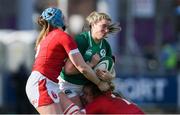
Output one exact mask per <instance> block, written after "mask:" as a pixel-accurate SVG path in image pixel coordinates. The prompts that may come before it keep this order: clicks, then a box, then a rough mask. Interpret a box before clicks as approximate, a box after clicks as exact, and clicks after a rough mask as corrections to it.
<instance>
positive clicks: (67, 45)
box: [61, 35, 78, 54]
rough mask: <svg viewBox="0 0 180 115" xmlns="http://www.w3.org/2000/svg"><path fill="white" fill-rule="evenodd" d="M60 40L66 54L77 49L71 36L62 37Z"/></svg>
mask: <svg viewBox="0 0 180 115" xmlns="http://www.w3.org/2000/svg"><path fill="white" fill-rule="evenodd" d="M61 40H62V41H61V44H62V46H63V47H64V49H65V51H66V52H67V54H69V53H70V52H73V51H75V50H77V49H78V48H77V44H76V42H75V40H74V39H73V38H72V37H71V36H69V35H64V36H63V37H62V38H61Z"/></svg>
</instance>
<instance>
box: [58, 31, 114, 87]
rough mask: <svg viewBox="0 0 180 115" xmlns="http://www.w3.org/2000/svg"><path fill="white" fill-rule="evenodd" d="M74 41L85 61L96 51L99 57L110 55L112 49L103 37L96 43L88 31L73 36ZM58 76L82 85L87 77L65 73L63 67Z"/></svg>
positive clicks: (86, 80)
mask: <svg viewBox="0 0 180 115" xmlns="http://www.w3.org/2000/svg"><path fill="white" fill-rule="evenodd" d="M75 41H76V43H77V45H78V49H79V51H80V53H81V54H82V56H83V58H84V60H85V61H86V62H87V61H89V62H90V60H91V57H92V56H93V55H94V54H95V53H98V54H99V55H100V57H101V58H102V57H105V56H109V57H112V51H111V47H110V45H109V43H108V42H107V41H106V40H105V39H102V40H101V42H100V43H98V44H96V43H95V42H94V40H93V38H92V36H91V34H90V31H88V32H83V33H81V34H79V35H77V36H75ZM60 76H61V78H62V79H64V80H65V81H68V82H70V83H72V84H77V85H84V84H85V83H86V82H88V79H87V78H86V77H85V76H83V74H76V75H66V74H65V72H64V69H63V70H62V71H61V74H60Z"/></svg>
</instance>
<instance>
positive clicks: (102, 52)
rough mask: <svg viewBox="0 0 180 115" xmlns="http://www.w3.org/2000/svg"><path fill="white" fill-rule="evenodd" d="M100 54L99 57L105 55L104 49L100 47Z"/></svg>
mask: <svg viewBox="0 0 180 115" xmlns="http://www.w3.org/2000/svg"><path fill="white" fill-rule="evenodd" d="M100 56H101V57H105V56H106V50H105V49H101V50H100Z"/></svg>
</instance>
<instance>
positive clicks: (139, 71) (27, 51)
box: [0, 0, 180, 114]
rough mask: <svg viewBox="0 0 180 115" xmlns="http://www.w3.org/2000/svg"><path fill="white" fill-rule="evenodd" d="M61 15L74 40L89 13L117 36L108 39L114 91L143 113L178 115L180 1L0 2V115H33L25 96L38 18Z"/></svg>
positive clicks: (179, 111) (13, 0) (179, 97)
mask: <svg viewBox="0 0 180 115" xmlns="http://www.w3.org/2000/svg"><path fill="white" fill-rule="evenodd" d="M49 6H56V7H59V8H60V9H62V11H63V12H64V14H65V18H66V23H67V25H68V29H67V32H68V33H69V34H71V35H72V36H74V35H75V34H78V33H80V32H81V31H82V27H83V25H84V23H85V18H86V16H88V15H89V14H90V13H91V12H92V11H94V10H96V11H99V12H105V13H107V14H109V15H110V16H111V18H112V20H113V22H119V23H120V25H121V27H122V31H121V32H119V33H118V34H115V35H111V36H109V38H108V39H107V40H108V41H109V43H110V44H111V47H112V49H113V54H114V55H115V57H116V64H115V67H116V68H115V69H116V73H117V78H116V79H115V80H114V82H115V84H116V90H117V91H118V92H121V93H122V94H123V95H124V96H125V97H126V98H127V99H130V100H131V101H133V102H135V103H136V104H137V105H138V106H140V107H141V108H142V109H143V110H144V111H145V113H149V114H150V113H156V114H159V113H160V114H163V113H176V114H177V113H180V110H179V109H180V0H0V113H29V114H30V113H37V112H36V111H35V110H34V108H33V107H32V106H31V105H30V103H29V101H28V100H27V97H26V94H25V84H26V80H27V78H28V76H29V74H30V72H31V67H32V63H33V61H34V54H35V52H34V42H35V39H36V37H37V34H38V32H39V27H38V26H37V24H36V19H37V16H39V14H40V13H41V12H42V11H43V10H44V9H45V8H47V7H49Z"/></svg>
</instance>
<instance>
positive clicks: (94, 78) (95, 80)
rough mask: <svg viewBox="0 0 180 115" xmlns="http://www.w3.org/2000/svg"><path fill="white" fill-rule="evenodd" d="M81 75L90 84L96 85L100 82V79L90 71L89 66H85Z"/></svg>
mask: <svg viewBox="0 0 180 115" xmlns="http://www.w3.org/2000/svg"><path fill="white" fill-rule="evenodd" d="M81 73H82V74H83V75H84V76H85V77H86V78H87V79H88V80H90V81H91V82H93V83H94V84H96V85H98V84H99V82H100V79H99V78H98V77H97V75H96V74H95V72H94V71H93V70H92V69H91V67H90V66H88V65H86V66H85V67H84V68H83V69H82V71H81Z"/></svg>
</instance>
